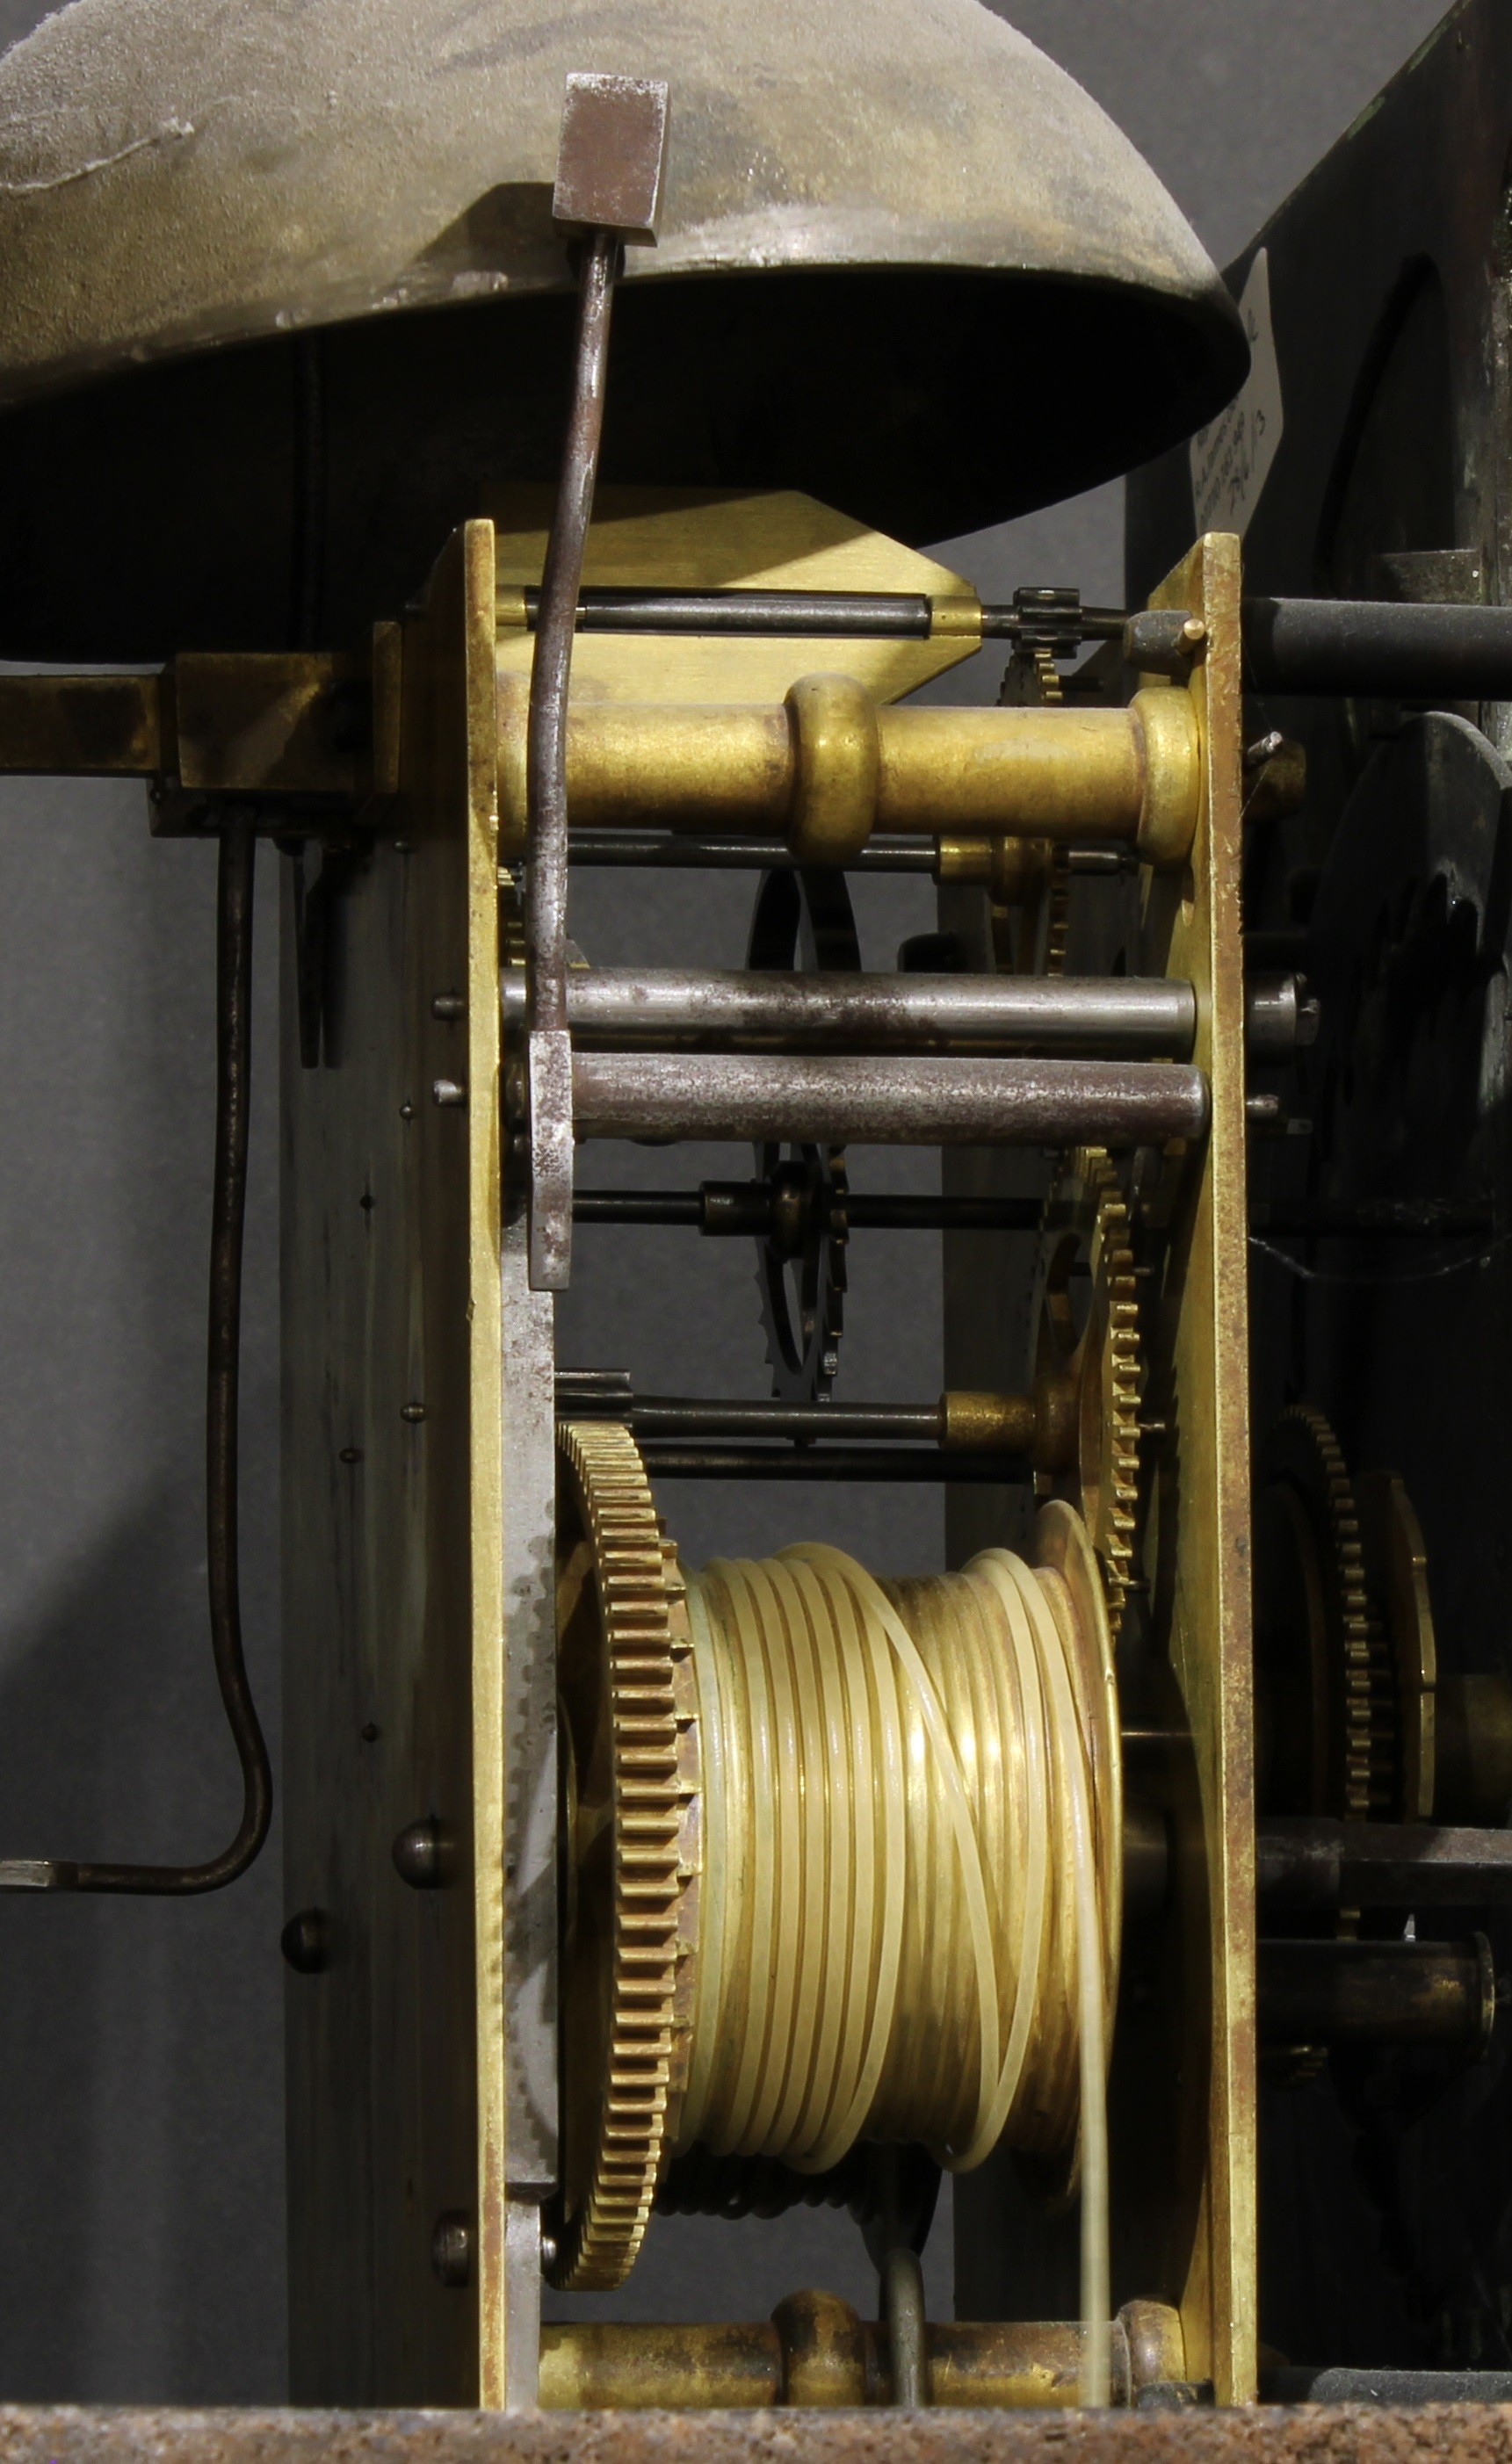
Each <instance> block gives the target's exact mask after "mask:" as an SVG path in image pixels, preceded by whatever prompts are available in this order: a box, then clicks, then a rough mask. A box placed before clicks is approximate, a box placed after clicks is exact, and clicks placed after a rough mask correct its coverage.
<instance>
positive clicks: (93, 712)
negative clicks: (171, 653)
mask: <svg viewBox="0 0 1512 2464" xmlns="http://www.w3.org/2000/svg"><path fill="white" fill-rule="evenodd" d="M164 737H165V730H164V724H163V716H162V708H161V701H160V679H159V678H158V677H157V676H0V772H5V773H11V774H16V775H19V776H22V777H25V776H29V775H30V776H36V777H48V776H56V777H67V776H73V777H75V778H98V779H119V778H128V779H129V778H141V779H145V778H149V777H150V776H151V774H152V772H153V771H154V770H161V769H162V767H163V759H164ZM171 740H172V738H171V729H169V731H168V741H169V742H170V743H171Z"/></svg>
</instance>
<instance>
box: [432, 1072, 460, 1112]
mask: <svg viewBox="0 0 1512 2464" xmlns="http://www.w3.org/2000/svg"><path fill="white" fill-rule="evenodd" d="M431 1101H432V1103H433V1104H440V1105H443V1106H449V1105H456V1104H465V1103H466V1101H467V1089H466V1088H465V1087H459V1086H458V1085H457V1083H456V1079H455V1078H435V1079H433V1081H432V1083H431Z"/></svg>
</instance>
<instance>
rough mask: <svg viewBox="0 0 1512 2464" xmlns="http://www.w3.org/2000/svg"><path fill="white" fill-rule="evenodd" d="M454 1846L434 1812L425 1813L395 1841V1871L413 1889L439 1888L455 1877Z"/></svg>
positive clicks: (411, 1823) (430, 1889) (434, 1889)
mask: <svg viewBox="0 0 1512 2464" xmlns="http://www.w3.org/2000/svg"><path fill="white" fill-rule="evenodd" d="M451 1845H452V1843H451V1841H450V1839H449V1838H448V1837H447V1835H446V1833H445V1831H443V1829H442V1827H441V1825H440V1823H439V1822H437V1820H436V1818H435V1816H434V1815H433V1814H428V1815H424V1816H423V1817H422V1818H421V1820H420V1821H418V1822H410V1823H407V1824H406V1825H405V1828H404V1829H403V1830H402V1831H401V1832H400V1834H399V1837H398V1838H397V1839H396V1840H395V1841H394V1843H393V1861H394V1870H395V1872H396V1873H397V1874H398V1876H399V1878H400V1880H401V1881H406V1882H408V1883H409V1885H410V1888H411V1891H438V1890H440V1888H441V1887H442V1885H443V1883H446V1882H448V1881H450V1880H451V1869H452V1857H451Z"/></svg>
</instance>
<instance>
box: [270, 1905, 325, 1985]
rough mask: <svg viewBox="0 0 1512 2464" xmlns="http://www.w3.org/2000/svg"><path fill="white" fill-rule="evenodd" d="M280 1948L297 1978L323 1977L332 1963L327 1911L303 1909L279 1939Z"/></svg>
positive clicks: (293, 1918)
mask: <svg viewBox="0 0 1512 2464" xmlns="http://www.w3.org/2000/svg"><path fill="white" fill-rule="evenodd" d="M278 1948H279V1949H280V1950H281V1951H282V1953H283V1956H284V1958H285V1959H286V1960H287V1962H288V1964H289V1966H290V1967H291V1968H292V1969H293V1970H294V1972H295V1974H296V1975H297V1976H319V1975H320V1973H321V1971H322V1969H325V1968H328V1967H329V1966H330V1964H331V1921H330V1919H329V1917H328V1916H327V1915H326V1913H325V1910H324V1909H323V1908H300V1910H299V1912H298V1914H297V1915H295V1916H292V1917H291V1918H290V1919H289V1922H288V1924H287V1925H285V1926H284V1928H283V1931H282V1933H281V1934H280V1935H279V1936H278Z"/></svg>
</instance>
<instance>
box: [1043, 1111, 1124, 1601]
mask: <svg viewBox="0 0 1512 2464" xmlns="http://www.w3.org/2000/svg"><path fill="white" fill-rule="evenodd" d="M1030 1328H1031V1333H1030V1374H1031V1376H1032V1378H1033V1380H1034V1387H1035V1391H1036V1394H1039V1395H1042V1396H1044V1397H1047V1399H1048V1400H1049V1401H1050V1403H1051V1406H1052V1409H1053V1410H1057V1411H1058V1413H1059V1414H1060V1415H1061V1416H1063V1419H1064V1423H1065V1426H1064V1432H1063V1441H1062V1442H1061V1444H1060V1445H1059V1446H1058V1447H1057V1448H1056V1452H1057V1454H1058V1455H1059V1457H1060V1462H1059V1465H1058V1467H1057V1468H1056V1470H1053V1471H1048V1472H1041V1473H1040V1474H1039V1476H1038V1477H1037V1479H1036V1481H1035V1492H1036V1494H1037V1495H1038V1496H1039V1497H1041V1498H1049V1497H1059V1498H1064V1499H1065V1500H1066V1501H1067V1503H1068V1504H1070V1505H1072V1506H1074V1507H1076V1508H1077V1511H1078V1513H1079V1514H1080V1515H1081V1517H1082V1519H1083V1521H1084V1522H1085V1524H1086V1527H1087V1530H1088V1532H1089V1534H1090V1536H1091V1540H1092V1545H1093V1547H1094V1549H1095V1550H1096V1551H1097V1554H1098V1561H1099V1564H1100V1565H1101V1570H1102V1581H1103V1589H1104V1591H1105V1593H1106V1596H1107V1608H1108V1622H1109V1625H1110V1626H1111V1628H1112V1630H1113V1633H1114V1634H1115V1636H1116V1635H1117V1633H1118V1630H1119V1626H1120V1624H1121V1622H1122V1619H1123V1609H1124V1604H1125V1602H1126V1600H1127V1597H1128V1590H1129V1585H1130V1582H1131V1580H1132V1578H1133V1574H1134V1545H1135V1538H1136V1530H1137V1523H1138V1514H1139V1477H1140V1420H1139V1415H1140V1400H1141V1395H1142V1391H1143V1386H1144V1375H1145V1365H1144V1353H1143V1348H1142V1345H1141V1340H1140V1312H1139V1285H1138V1281H1137V1279H1136V1276H1135V1272H1134V1252H1133V1249H1132V1247H1131V1245H1130V1240H1129V1211H1128V1203H1127V1200H1126V1199H1125V1198H1124V1196H1123V1189H1122V1188H1121V1186H1120V1183H1119V1179H1118V1176H1117V1174H1116V1172H1115V1171H1114V1169H1113V1164H1112V1160H1111V1158H1110V1157H1109V1156H1108V1155H1106V1154H1105V1153H1104V1151H1103V1150H1102V1149H1101V1147H1079V1148H1077V1149H1076V1150H1075V1151H1074V1152H1073V1153H1072V1154H1071V1155H1069V1156H1068V1157H1067V1158H1066V1160H1065V1162H1064V1163H1063V1164H1062V1166H1061V1168H1060V1170H1059V1171H1058V1172H1057V1174H1056V1179H1055V1181H1054V1183H1053V1185H1052V1188H1051V1192H1050V1195H1049V1197H1048V1199H1046V1201H1045V1212H1044V1216H1043V1219H1042V1222H1041V1227H1040V1250H1039V1265H1038V1269H1037V1272H1036V1275H1035V1279H1034V1293H1033V1298H1032V1301H1031V1316H1030Z"/></svg>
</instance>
